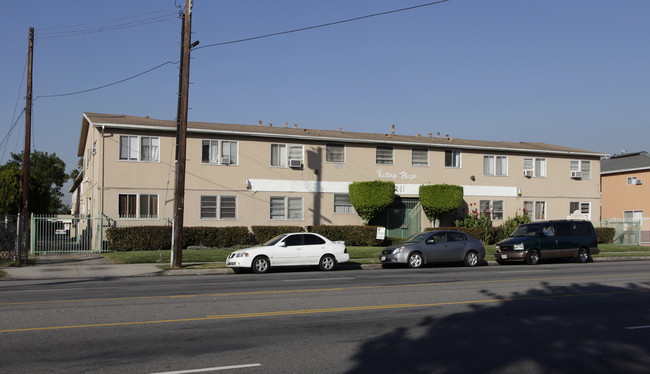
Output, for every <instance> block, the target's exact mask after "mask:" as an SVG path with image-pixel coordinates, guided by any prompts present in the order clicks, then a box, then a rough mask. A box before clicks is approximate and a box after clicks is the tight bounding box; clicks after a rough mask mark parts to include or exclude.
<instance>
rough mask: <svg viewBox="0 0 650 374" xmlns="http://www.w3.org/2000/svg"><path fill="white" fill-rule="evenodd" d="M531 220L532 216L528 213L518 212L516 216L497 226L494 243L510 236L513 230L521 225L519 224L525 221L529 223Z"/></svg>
mask: <svg viewBox="0 0 650 374" xmlns="http://www.w3.org/2000/svg"><path fill="white" fill-rule="evenodd" d="M529 222H530V217H529V216H528V214H526V213H524V214H519V213H517V214H516V215H515V216H514V217H512V218H508V219H507V220H506V222H505V223H504V224H503V225H501V226H499V227H496V228H495V232H494V243H498V242H499V241H501V240H503V239H505V238H507V237H508V236H510V234H512V232H513V231H515V229H516V228H517V227H519V225H523V224H524V223H529Z"/></svg>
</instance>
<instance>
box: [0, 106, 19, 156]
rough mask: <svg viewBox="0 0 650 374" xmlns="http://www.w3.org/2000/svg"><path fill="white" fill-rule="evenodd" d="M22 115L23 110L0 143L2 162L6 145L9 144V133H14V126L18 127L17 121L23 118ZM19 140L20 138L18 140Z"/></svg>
mask: <svg viewBox="0 0 650 374" xmlns="http://www.w3.org/2000/svg"><path fill="white" fill-rule="evenodd" d="M23 114H25V108H23V110H22V111H21V112H20V113H19V114H18V118H16V120H15V121H14V123H13V125H11V127H10V128H9V132H7V135H6V136H5V137H4V139H2V141H0V149H2V160H4V158H5V153H6V151H7V145H8V144H9V137H10V136H11V133H12V132H13V131H14V129H15V128H16V125H18V121H20V119H21V118H22V117H23ZM18 139H20V138H18Z"/></svg>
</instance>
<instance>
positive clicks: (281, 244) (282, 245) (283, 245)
mask: <svg viewBox="0 0 650 374" xmlns="http://www.w3.org/2000/svg"><path fill="white" fill-rule="evenodd" d="M286 246H287V243H285V242H280V243H278V247H286Z"/></svg>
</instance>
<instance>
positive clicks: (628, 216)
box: [623, 210, 643, 222]
mask: <svg viewBox="0 0 650 374" xmlns="http://www.w3.org/2000/svg"><path fill="white" fill-rule="evenodd" d="M623 220H624V221H625V222H643V211H642V210H626V211H624V212H623Z"/></svg>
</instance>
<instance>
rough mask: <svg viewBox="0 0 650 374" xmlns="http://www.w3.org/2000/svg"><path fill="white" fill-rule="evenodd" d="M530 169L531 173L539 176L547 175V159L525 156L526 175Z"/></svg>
mask: <svg viewBox="0 0 650 374" xmlns="http://www.w3.org/2000/svg"><path fill="white" fill-rule="evenodd" d="M527 170H530V175H531V176H534V177H537V178H545V177H546V159H545V158H524V175H526V171H527Z"/></svg>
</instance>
